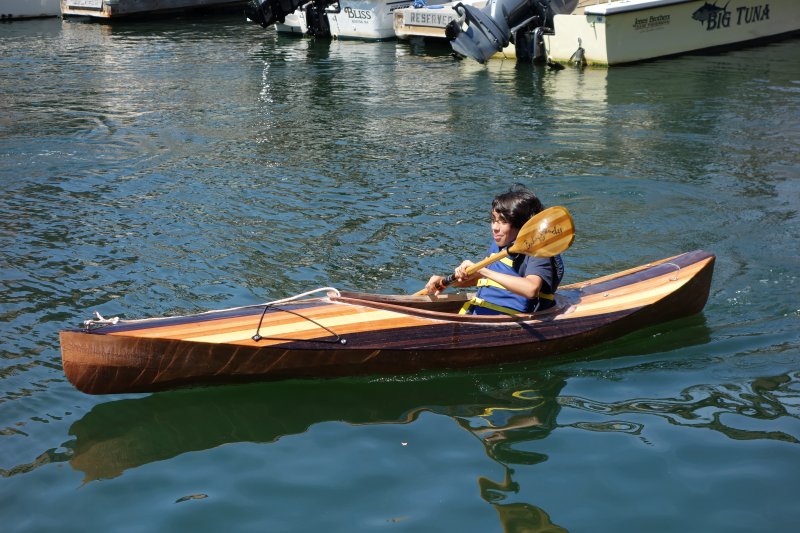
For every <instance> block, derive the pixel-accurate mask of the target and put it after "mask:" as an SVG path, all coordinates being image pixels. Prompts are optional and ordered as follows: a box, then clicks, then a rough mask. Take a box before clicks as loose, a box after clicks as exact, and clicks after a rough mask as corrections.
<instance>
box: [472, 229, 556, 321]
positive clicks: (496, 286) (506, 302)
mask: <svg viewBox="0 0 800 533" xmlns="http://www.w3.org/2000/svg"><path fill="white" fill-rule="evenodd" d="M499 251H500V248H499V247H498V246H497V243H495V242H492V246H491V248H490V249H489V255H492V254H496V253H498V252H499ZM524 259H525V257H524V256H523V255H521V254H520V255H510V256H508V257H504V258H503V259H501V260H499V261H496V262H494V263H492V264H491V265H489V266H488V267H486V268H488V269H489V270H494V271H495V272H500V273H502V274H509V275H512V276H517V277H521V276H520V273H519V272H518V270H517V269H519V268H520V265H521V261H523V260H524ZM555 259H556V261H551V263H550V264H551V267H552V268H554V272H553V274H554V276H553V277H554V280H553V281H554V283H555V284H557V283H558V281H560V280H561V277H562V276H563V274H564V267H563V263H562V262H561V257H556V258H555ZM515 262H516V263H517V264H515ZM515 267H516V268H515ZM477 286H478V292H477V293H476V295H475V296H474V297H473V298H472V299H471V300H470V301H469V302H467V303H466V304H464V306H463V307H462V309H461V312H460V313H461V314H467V313H470V314H498V313H502V314H508V315H516V314H519V313H532V312H534V311H536V310H537V309H546V308H547V307H550V306H552V305H553V304H554V303H555V296H554V295H553V294H548V293H545V292H544V291H541V292H539V300H537V299H534V300H529V299H528V298H525V297H524V296H520V295H519V294H516V293H513V292H511V291H510V290H508V289H506V288H505V287H504V286H503V285H501V284H500V283H497V282H496V281H492V280H490V279H487V278H480V279H479V280H478V285H477ZM541 300H545V302H544V303H545V304H546V305H541V304H540V301H541ZM548 301H549V302H548Z"/></svg>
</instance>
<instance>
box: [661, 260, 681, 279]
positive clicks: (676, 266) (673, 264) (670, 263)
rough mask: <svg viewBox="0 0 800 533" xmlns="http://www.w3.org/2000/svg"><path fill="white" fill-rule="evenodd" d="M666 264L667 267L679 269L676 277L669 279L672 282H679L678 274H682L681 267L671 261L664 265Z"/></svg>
mask: <svg viewBox="0 0 800 533" xmlns="http://www.w3.org/2000/svg"><path fill="white" fill-rule="evenodd" d="M664 264H665V265H672V266H674V267H675V268H676V269H677V270H676V271H675V275H674V276H672V277H671V278H669V280H670V281H678V272H680V271H681V266H680V265H677V264H675V263H673V262H671V261H670V262H669V263H664Z"/></svg>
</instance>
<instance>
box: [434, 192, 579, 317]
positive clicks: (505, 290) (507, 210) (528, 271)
mask: <svg viewBox="0 0 800 533" xmlns="http://www.w3.org/2000/svg"><path fill="white" fill-rule="evenodd" d="M542 209H543V208H542V202H541V201H540V200H539V198H537V197H536V195H535V194H533V192H531V191H529V190H528V189H526V188H525V187H523V186H521V185H515V186H513V187H511V189H509V190H508V192H505V193H503V194H499V195H497V196H495V198H494V200H493V201H492V211H491V217H492V218H491V229H492V238H493V240H494V242H493V243H492V245H491V246H490V247H489V254H494V253H497V252H499V251H501V250H503V249H504V248H506V247H508V246H511V245H512V244H513V243H514V240H515V239H516V238H517V234H518V233H519V230H520V229H521V228H522V226H523V225H524V224H525V223H526V222H527V221H528V220H529V219H530V218H531V217H532V216H534V215H535V214H537V213H539V212H540V211H541V210H542ZM473 264H474V263H472V261H464V262H462V263H461V264H460V265H459V266H458V267H457V268H456V269H455V277H456V282H455V283H454V285H455V286H456V287H472V286H475V285H477V286H478V292H477V294H476V295H475V297H473V298H472V300H470V301H469V302H467V303H466V304H465V305H464V307H463V308H462V309H461V313H462V314H472V315H497V314H510V315H516V314H518V313H533V312H535V311H541V310H544V309H547V308H549V307H552V306H553V305H554V304H555V297H554V295H555V292H556V289H557V288H558V284H559V283H560V282H561V278H562V277H563V276H564V263H563V261H562V260H561V256H560V255H559V256H555V257H551V258H539V257H531V256H527V255H524V254H516V255H515V254H511V255H509V256H508V257H506V258H504V259H501V260H500V261H497V262H495V263H492V264H491V265H489V266H487V267H485V268H483V269H481V270H479V271H478V272H477V273H476V274H475V275H473V276H472V277H469V278H468V277H467V276H466V271H467V269H468V268H469V267H471V266H472V265H473ZM442 279H443V277H442V276H431V279H430V280H429V281H428V283H427V285H425V288H426V289H427V291H428V293H429V294H439V293H440V292H441V291H442V290H443V288H442V287H441V281H442Z"/></svg>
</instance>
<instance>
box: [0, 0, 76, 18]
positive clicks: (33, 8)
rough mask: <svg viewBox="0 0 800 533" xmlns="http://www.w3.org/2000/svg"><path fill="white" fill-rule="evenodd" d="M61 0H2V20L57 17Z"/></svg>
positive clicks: (0, 14) (0, 15) (0, 16)
mask: <svg viewBox="0 0 800 533" xmlns="http://www.w3.org/2000/svg"><path fill="white" fill-rule="evenodd" d="M60 14H61V3H60V0H0V20H15V19H33V18H46V17H57V16H59V15H60Z"/></svg>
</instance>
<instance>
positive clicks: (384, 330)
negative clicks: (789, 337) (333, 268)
mask: <svg viewBox="0 0 800 533" xmlns="http://www.w3.org/2000/svg"><path fill="white" fill-rule="evenodd" d="M713 265H714V256H713V255H712V254H709V253H707V252H704V251H695V252H690V253H687V254H682V255H680V256H676V257H673V258H669V259H667V260H663V261H659V262H656V263H652V264H648V265H645V266H642V267H637V268H635V269H631V270H630V271H626V272H623V273H619V274H615V275H612V276H607V277H605V278H599V279H597V280H592V281H588V282H585V283H580V284H575V285H569V286H567V287H564V288H563V289H562V290H560V292H559V294H560V296H559V303H558V305H557V306H556V308H555V309H553V310H549V311H547V312H544V313H539V314H536V315H525V316H520V317H471V316H463V315H462V316H459V315H456V314H453V313H452V311H453V310H455V309H456V308H457V307H459V306H460V304H461V302H462V301H463V299H464V297H463V296H461V295H453V296H450V297H447V298H443V299H442V298H439V299H435V300H434V299H432V298H431V297H428V296H421V297H418V296H380V295H369V294H359V293H343V294H341V296H329V297H328V298H316V299H309V300H302V301H298V302H293V303H291V304H287V305H281V306H279V307H275V308H273V307H270V308H269V309H267V310H266V311H264V307H263V306H261V307H257V306H254V307H250V308H241V309H239V310H231V311H226V312H219V313H205V314H203V315H194V316H191V317H178V318H175V319H161V320H145V321H135V322H132V323H124V324H119V325H116V326H109V327H102V328H99V329H93V330H66V331H62V332H61V349H62V361H63V367H64V373H65V374H66V376H67V378H68V379H69V380H70V381H71V382H72V383H73V384H74V385H75V386H76V387H77V388H78V389H80V390H81V391H83V392H87V393H90V394H109V393H124V392H146V391H155V390H162V389H170V388H175V387H181V386H197V385H213V384H222V383H236V382H246V381H257V380H278V379H290V378H320V377H341V376H363V375H379V374H405V373H413V372H420V371H424V370H435V369H456V368H467V367H475V366H484V365H492V364H498V363H504V362H514V361H522V360H530V359H537V358H541V357H546V356H552V355H556V354H561V353H566V352H571V351H574V350H578V349H581V348H585V347H588V346H592V345H594V344H597V343H600V342H603V341H607V340H610V339H614V338H617V337H619V336H622V335H624V334H626V333H629V332H631V331H634V330H636V329H639V328H642V327H646V326H650V325H654V324H657V323H660V322H665V321H668V320H672V319H675V318H679V317H682V316H687V315H691V314H694V313H697V312H699V311H700V310H702V308H703V306H704V305H705V302H706V300H707V298H708V293H709V288H710V284H711V277H712V272H713ZM262 315H263V316H262ZM259 324H260V325H259ZM325 328H327V329H325ZM254 335H255V336H259V335H260V338H258V339H257V340H254V339H253V336H254Z"/></svg>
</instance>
